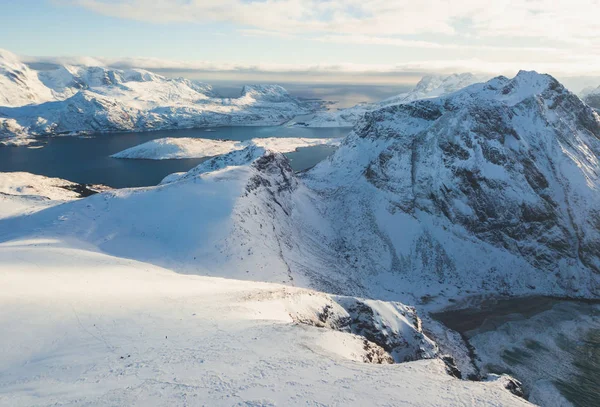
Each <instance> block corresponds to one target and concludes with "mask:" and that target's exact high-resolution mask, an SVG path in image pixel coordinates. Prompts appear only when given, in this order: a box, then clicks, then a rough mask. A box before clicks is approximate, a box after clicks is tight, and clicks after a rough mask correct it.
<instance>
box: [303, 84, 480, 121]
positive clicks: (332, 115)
mask: <svg viewBox="0 0 600 407" xmlns="http://www.w3.org/2000/svg"><path fill="white" fill-rule="evenodd" d="M481 81H482V77H479V76H475V75H473V74H471V73H462V74H452V75H448V76H443V75H427V76H424V77H423V78H421V80H420V81H419V83H417V85H416V86H415V87H414V88H413V89H412V90H411V91H409V92H406V93H401V94H399V95H396V96H393V97H391V98H388V99H384V100H382V101H381V102H376V103H359V104H358V105H356V106H353V107H349V108H345V109H339V110H329V111H321V112H317V113H315V114H314V115H312V117H310V118H307V119H302V122H301V123H298V124H300V125H303V126H307V127H352V126H354V125H355V124H356V123H357V122H358V120H359V119H360V118H361V117H362V116H363V115H364V114H365V113H366V112H371V111H374V110H377V109H381V108H382V107H386V106H392V105H397V104H401V103H408V102H413V101H415V100H419V99H427V98H433V97H438V96H442V95H447V94H449V93H452V92H455V91H457V90H460V89H463V88H465V87H467V86H469V85H472V84H474V83H477V82H481Z"/></svg>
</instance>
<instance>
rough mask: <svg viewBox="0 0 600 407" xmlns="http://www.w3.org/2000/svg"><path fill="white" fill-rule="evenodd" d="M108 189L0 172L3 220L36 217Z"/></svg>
mask: <svg viewBox="0 0 600 407" xmlns="http://www.w3.org/2000/svg"><path fill="white" fill-rule="evenodd" d="M107 189H108V188H107V187H105V186H102V185H82V184H77V183H75V182H71V181H67V180H64V179H61V178H48V177H44V176H41V175H35V174H30V173H27V172H0V218H4V217H10V216H18V215H21V214H23V213H33V212H36V211H40V210H42V209H46V208H48V207H51V206H55V205H59V204H61V203H63V202H67V201H71V200H74V199H77V198H81V197H82V196H88V195H92V194H94V193H96V192H100V191H103V190H107Z"/></svg>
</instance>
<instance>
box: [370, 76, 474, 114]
mask: <svg viewBox="0 0 600 407" xmlns="http://www.w3.org/2000/svg"><path fill="white" fill-rule="evenodd" d="M479 80H480V78H478V77H477V76H475V75H473V74H472V73H469V72H466V73H461V74H452V75H448V76H443V75H428V76H424V77H423V78H422V79H421V80H420V81H419V83H417V85H416V86H415V88H414V89H413V90H411V91H410V92H408V93H405V94H401V95H398V96H394V97H392V98H389V99H386V100H384V101H382V102H381V105H382V106H389V105H393V104H398V103H407V102H412V101H415V100H419V99H426V98H432V97H438V96H443V95H447V94H449V93H452V92H456V91H457V90H460V89H463V88H465V87H467V86H469V85H472V84H474V83H477V82H479Z"/></svg>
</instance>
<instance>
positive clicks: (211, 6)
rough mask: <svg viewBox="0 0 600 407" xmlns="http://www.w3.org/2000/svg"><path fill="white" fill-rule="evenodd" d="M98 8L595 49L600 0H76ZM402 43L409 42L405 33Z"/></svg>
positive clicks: (355, 32)
mask: <svg viewBox="0 0 600 407" xmlns="http://www.w3.org/2000/svg"><path fill="white" fill-rule="evenodd" d="M70 1H71V3H72V4H76V5H79V6H81V7H85V8H87V9H89V10H92V11H95V12H97V13H101V14H105V15H109V16H115V17H121V18H129V19H135V20H142V21H151V22H156V23H168V22H182V21H185V22H196V23H207V22H215V21H219V22H227V23H233V24H234V25H237V26H238V27H239V28H242V29H254V30H258V31H256V32H263V33H277V34H295V35H305V34H308V35H323V34H334V35H338V36H340V35H342V36H343V35H347V36H349V38H365V36H367V37H377V38H386V37H387V38H389V39H391V38H395V41H399V40H398V38H397V37H398V36H418V35H437V36H447V37H448V36H449V37H450V38H453V37H471V38H479V39H483V40H486V39H488V40H494V41H496V40H497V39H498V38H504V39H517V38H521V39H529V40H534V39H538V40H544V41H551V42H555V45H563V46H566V45H567V44H569V45H570V46H573V45H577V46H586V45H587V46H590V45H593V44H594V43H595V42H596V41H595V39H596V38H599V37H600V24H599V23H598V21H599V20H598V10H599V9H600V0H570V1H568V2H566V1H557V0H497V1H493V2H482V1H480V0H461V1H457V2H450V1H446V0H420V1H414V0H394V1H389V0H328V1H321V0H168V1H167V0H70ZM404 40H409V39H407V38H404Z"/></svg>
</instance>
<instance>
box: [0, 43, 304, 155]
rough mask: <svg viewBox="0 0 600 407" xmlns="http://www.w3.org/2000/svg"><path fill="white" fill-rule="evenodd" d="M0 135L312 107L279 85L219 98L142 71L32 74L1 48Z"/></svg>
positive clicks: (149, 126)
mask: <svg viewBox="0 0 600 407" xmlns="http://www.w3.org/2000/svg"><path fill="white" fill-rule="evenodd" d="M0 95H2V96H0V97H2V98H3V99H0V139H2V138H4V139H6V140H4V141H5V142H8V141H14V142H15V143H23V140H24V139H27V138H30V137H32V136H36V135H53V134H64V133H77V132H110V131H142V130H156V129H172V128H192V127H207V126H230V125H238V126H247V125H277V124H280V123H283V122H286V121H288V120H290V119H291V118H292V117H294V116H297V115H299V114H305V113H309V112H311V111H313V110H314V109H315V108H316V106H315V105H314V103H310V102H302V101H299V100H298V99H296V98H294V97H292V96H290V95H289V93H288V92H287V91H286V90H285V89H284V88H282V87H281V86H277V85H252V86H251V85H247V86H244V88H243V89H242V92H241V95H240V97H238V98H221V97H219V96H218V95H216V94H215V93H214V92H213V90H212V88H211V87H210V85H207V84H204V83H200V82H197V81H190V80H187V79H183V78H176V79H171V78H166V77H163V76H160V75H156V74H154V73H151V72H148V71H145V70H140V69H129V70H117V69H109V68H105V67H89V66H59V67H58V68H57V69H55V70H50V71H34V70H32V69H29V68H27V66H25V65H24V64H22V63H21V62H20V61H19V60H18V58H17V57H16V56H15V55H13V54H11V53H9V52H7V51H1V52H0Z"/></svg>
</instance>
